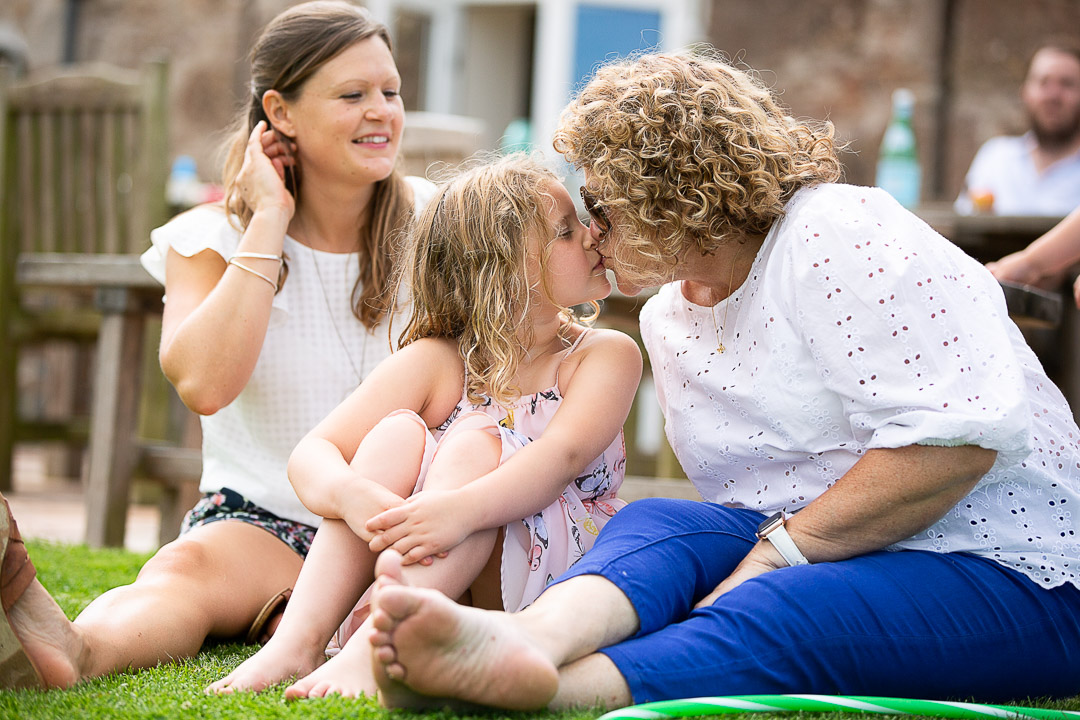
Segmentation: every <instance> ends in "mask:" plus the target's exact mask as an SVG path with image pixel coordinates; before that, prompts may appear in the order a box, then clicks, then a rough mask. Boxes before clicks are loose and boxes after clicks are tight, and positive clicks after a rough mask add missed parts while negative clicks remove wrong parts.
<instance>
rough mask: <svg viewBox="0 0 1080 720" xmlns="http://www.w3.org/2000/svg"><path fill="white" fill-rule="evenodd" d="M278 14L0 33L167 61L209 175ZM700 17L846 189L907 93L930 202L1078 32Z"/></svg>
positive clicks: (54, 20)
mask: <svg viewBox="0 0 1080 720" xmlns="http://www.w3.org/2000/svg"><path fill="white" fill-rule="evenodd" d="M289 4H291V3H290V1H289V0H182V1H180V2H174V1H170V0H77V2H73V3H69V2H68V1H67V0H5V1H4V2H3V3H0V24H8V25H10V26H13V27H14V28H15V29H16V30H18V31H19V32H20V33H22V35H23V36H24V37H25V38H26V39H27V43H28V45H29V48H30V57H29V65H30V68H31V70H33V69H35V68H43V67H46V66H49V65H53V64H56V63H59V62H60V61H61V60H62V59H63V57H64V52H65V39H64V27H65V17H66V13H67V12H68V9H69V6H70V5H74V6H76V7H77V8H78V9H79V21H78V23H77V27H78V32H77V34H76V37H75V38H74V42H73V43H72V50H73V52H74V59H75V60H79V61H84V60H104V61H108V62H112V63H116V64H119V65H123V66H127V67H138V66H139V64H140V63H141V62H143V61H144V60H145V59H146V58H148V57H151V56H153V55H154V54H156V53H161V52H164V53H166V54H167V55H168V57H169V58H170V63H171V65H170V94H171V98H172V101H171V102H172V108H173V113H172V116H171V117H172V125H171V128H170V136H171V150H172V154H173V155H176V154H180V153H186V154H189V155H193V156H194V157H195V158H196V160H197V161H198V165H199V170H200V173H201V174H202V175H203V176H204V177H208V178H209V177H213V176H214V174H215V171H216V167H217V160H216V156H215V149H216V147H217V146H218V145H219V144H220V140H221V138H222V137H223V129H224V128H226V127H227V126H228V125H229V123H230V122H231V121H232V118H233V116H234V111H235V109H236V108H237V107H238V105H239V102H240V99H241V98H243V96H244V87H245V84H246V80H247V78H246V58H245V56H246V52H247V48H248V46H249V45H250V42H251V40H252V38H253V36H254V34H255V33H256V32H257V30H258V29H259V28H260V27H261V26H262V25H263V24H264V23H265V22H266V21H267V20H269V19H270V18H271V17H273V16H274V15H275V14H276V13H277V12H279V11H280V10H281V9H282V8H284V7H285V6H287V5H289ZM710 10H711V12H710V14H709V15H710V17H709V27H708V35H709V37H710V38H711V40H712V42H713V43H714V44H715V45H716V46H717V47H718V48H720V49H721V50H723V51H724V52H726V53H728V54H729V55H731V56H732V57H734V58H737V59H739V60H742V61H744V62H745V63H747V64H749V65H750V66H752V67H754V68H756V69H758V70H760V71H762V74H763V76H764V78H765V79H766V81H767V82H768V83H769V84H770V85H771V86H773V87H774V88H775V89H776V90H777V91H779V92H781V93H782V98H783V101H784V102H785V103H786V104H787V105H789V106H790V107H791V108H792V110H793V111H794V113H795V114H797V115H802V116H809V117H815V118H828V119H830V120H832V121H833V123H834V124H835V126H836V128H837V132H838V135H839V136H840V137H841V138H842V139H843V140H845V141H847V142H848V144H849V148H850V150H851V152H850V153H848V154H847V155H846V157H845V162H846V165H847V178H848V180H849V181H851V182H855V183H871V182H873V167H874V163H875V160H876V155H877V146H878V143H879V142H880V138H881V135H882V133H883V132H884V128H885V124H886V122H887V119H888V115H889V98H890V95H891V93H892V91H893V89H895V88H897V87H901V86H906V87H909V88H911V89H912V90H913V91H914V92H915V96H916V100H917V106H916V117H915V125H916V132H917V133H918V137H919V147H920V153H921V155H922V158H923V164H924V167H925V168H926V174H927V183H926V184H925V190H926V192H925V193H924V197H931V198H933V197H934V195H935V192H934V191H935V189H936V190H937V193H936V195H937V197H939V198H951V197H953V196H955V195H956V193H957V192H958V190H959V188H960V186H961V183H962V178H963V174H964V171H965V170H966V168H967V165H968V163H969V162H970V160H971V158H972V156H973V155H974V153H975V150H976V149H977V147H978V145H979V144H980V143H981V142H982V141H983V140H985V139H986V138H988V137H990V136H992V135H995V134H999V133H1002V132H1014V131H1018V130H1020V129H1022V128H1023V121H1024V118H1023V114H1022V112H1021V110H1020V105H1019V99H1018V94H1017V93H1018V87H1019V84H1020V81H1021V79H1022V77H1023V72H1024V66H1025V63H1026V60H1027V57H1028V55H1029V54H1030V51H1031V49H1032V47H1033V46H1034V45H1035V44H1036V43H1037V42H1038V41H1039V40H1040V39H1041V38H1043V37H1046V36H1049V35H1051V34H1055V33H1060V32H1061V31H1062V30H1068V31H1071V32H1073V33H1076V34H1080V2H1077V0H1024V1H1023V2H1017V0H714V2H713V3H712V5H711V6H710ZM947 28H949V30H948V37H949V42H947V43H943V37H945V34H946V29H947ZM398 52H399V54H401V53H407V52H408V48H405V47H399V48H398ZM949 86H951V88H952V89H951V91H950V92H948V93H947V94H945V95H942V94H941V92H940V90H941V88H942V87H949ZM941 110H944V111H945V112H946V115H945V119H944V120H941V119H940V118H939V111H941ZM939 162H940V170H938V169H937V168H938V165H937V163H939ZM935 175H937V176H939V180H938V181H937V182H935V181H934V178H935Z"/></svg>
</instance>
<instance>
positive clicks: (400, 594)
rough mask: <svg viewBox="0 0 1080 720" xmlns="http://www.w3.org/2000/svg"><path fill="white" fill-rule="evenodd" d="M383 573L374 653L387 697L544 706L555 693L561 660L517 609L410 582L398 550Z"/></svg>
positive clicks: (391, 702)
mask: <svg viewBox="0 0 1080 720" xmlns="http://www.w3.org/2000/svg"><path fill="white" fill-rule="evenodd" d="M375 573H376V578H377V580H376V588H375V594H374V602H373V610H372V622H373V623H374V625H375V630H376V632H375V633H373V634H372V636H371V644H372V660H373V669H374V672H375V681H376V683H378V686H379V693H380V697H379V699H380V702H382V703H383V704H384V705H386V706H388V707H432V706H440V705H445V704H448V703H446V702H442V701H441V700H439V698H449V699H451V701H452V702H451V703H449V704H459V705H460V704H462V701H463V702H464V703H469V704H475V705H485V706H490V707H498V708H504V709H507V710H536V709H540V708H543V707H545V706H546V705H547V704H548V702H549V701H550V700H551V699H552V697H554V695H555V692H556V690H558V687H559V673H558V670H557V668H556V667H555V665H554V664H553V663H552V662H551V660H550V659H548V658H547V657H546V656H545V655H544V654H543V653H542V652H541V651H540V650H539V649H538V648H536V646H535V645H534V644H533V642H532V641H531V640H530V639H529V637H528V636H527V635H525V634H524V633H523V632H522V631H520V630H519V629H518V628H517V627H516V625H515V624H514V622H513V616H512V615H509V614H507V613H501V612H492V611H489V610H478V609H476V608H469V607H464V606H461V605H458V604H457V603H455V602H454V601H452V600H450V599H449V598H447V597H446V596H445V595H443V594H442V593H440V592H438V591H435V590H428V589H425V588H414V587H411V586H409V585H407V584H405V580H404V578H403V576H402V574H401V556H400V555H399V554H398V553H396V552H394V551H393V550H386V551H384V552H383V553H382V554H381V555H380V556H379V560H378V562H377V563H376V566H375ZM453 701H456V702H453Z"/></svg>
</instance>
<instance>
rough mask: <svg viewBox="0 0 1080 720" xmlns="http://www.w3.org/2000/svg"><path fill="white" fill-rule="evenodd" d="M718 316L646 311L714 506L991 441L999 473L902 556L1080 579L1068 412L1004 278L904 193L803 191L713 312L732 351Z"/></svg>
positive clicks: (816, 488)
mask: <svg viewBox="0 0 1080 720" xmlns="http://www.w3.org/2000/svg"><path fill="white" fill-rule="evenodd" d="M726 304H730V305H731V307H730V308H727V307H726ZM712 313H713V309H711V308H708V307H701V306H697V305H694V304H693V303H690V302H689V301H687V300H686V299H685V298H684V297H683V295H682V293H681V291H680V286H679V285H678V284H671V285H667V286H665V287H663V288H661V290H660V291H659V293H658V294H657V296H656V297H654V298H652V299H650V300H649V302H648V303H647V304H646V305H645V307H644V308H643V310H642V313H641V332H642V337H643V339H644V341H645V347H646V349H647V350H648V352H649V358H650V361H651V363H652V367H653V375H654V379H655V382H656V388H657V394H658V396H659V399H660V405H661V408H662V409H663V411H664V415H665V418H666V428H665V429H666V432H667V436H668V440H669V441H670V443H671V446H672V448H674V450H675V453H676V455H677V456H678V458H679V461H680V462H681V463H682V467H683V469H684V470H685V471H686V473H687V475H688V476H689V477H690V479H691V480H692V481H693V483H694V485H695V487H696V488H697V489H698V491H699V492H700V493H701V495H702V496H703V497H704V498H705V499H706V500H711V501H714V502H720V503H725V504H729V505H732V506H736V507H747V508H752V509H755V510H758V511H760V512H763V513H772V512H775V511H777V510H781V509H785V510H787V511H789V512H790V511H793V510H797V509H799V508H802V507H804V506H805V505H806V504H807V503H809V502H810V501H812V500H813V499H815V498H816V497H818V496H819V495H820V494H821V493H823V492H824V491H825V490H826V489H828V488H829V487H831V486H832V484H833V483H834V482H836V480H837V479H838V478H840V477H841V476H842V475H843V474H844V473H845V472H847V471H848V469H850V468H851V466H852V465H854V464H855V462H856V461H857V460H858V459H859V457H860V456H862V454H863V453H865V452H866V451H867V450H869V449H871V448H895V447H903V446H906V445H911V444H928V445H959V444H974V445H980V446H982V447H986V448H990V449H994V450H997V451H998V456H997V461H996V462H995V464H994V466H993V468H992V469H991V470H990V472H989V473H987V475H986V476H985V477H984V478H983V479H982V480H981V481H980V482H979V483H978V485H977V486H976V487H975V489H974V490H973V491H972V492H971V493H970V494H969V495H968V496H967V497H966V498H964V499H963V500H962V501H961V502H960V503H958V504H957V505H956V506H955V507H954V508H953V509H951V510H950V511H949V512H947V513H946V514H945V516H944V517H943V518H941V519H940V520H939V521H938V522H936V523H934V524H933V525H932V526H931V527H930V528H929V529H927V530H926V531H924V532H922V533H919V534H918V535H915V536H913V537H911V538H909V539H907V540H904V541H902V542H899V543H897V544H896V545H895V546H893V547H894V548H918V549H923V550H932V551H937V552H950V551H967V552H972V553H976V554H979V555H983V556H986V557H989V558H993V559H994V560H996V561H998V562H1001V563H1003V564H1005V565H1007V566H1009V567H1012V568H1015V569H1017V570H1019V571H1020V572H1023V573H1024V574H1026V575H1027V576H1028V577H1031V578H1032V579H1034V580H1035V581H1036V582H1037V583H1038V584H1039V585H1041V586H1044V587H1053V586H1056V585H1060V584H1061V583H1064V582H1070V583H1073V584H1074V585H1077V586H1078V587H1080V581H1078V577H1077V573H1076V570H1077V568H1078V567H1080V543H1078V542H1077V538H1076V534H1075V532H1076V527H1075V524H1074V521H1073V518H1072V510H1073V509H1080V492H1078V487H1080V450H1078V448H1077V444H1076V442H1077V438H1080V431H1078V430H1077V427H1076V423H1075V422H1074V420H1073V417H1072V414H1071V412H1070V411H1069V407H1068V405H1067V403H1066V402H1065V399H1064V398H1063V397H1062V395H1061V393H1060V392H1059V391H1058V389H1057V388H1056V387H1054V385H1053V384H1052V383H1051V382H1050V381H1049V380H1048V379H1047V377H1046V375H1045V374H1044V373H1043V370H1042V367H1041V365H1040V364H1039V361H1038V359H1037V358H1036V357H1035V355H1034V353H1033V352H1032V351H1031V350H1030V348H1028V346H1027V345H1026V344H1025V343H1024V340H1023V338H1022V336H1021V335H1020V332H1019V330H1018V329H1017V328H1016V326H1015V325H1014V324H1013V323H1012V322H1011V321H1010V320H1009V319H1008V317H1007V312H1006V309H1005V302H1004V298H1003V296H1002V293H1001V290H1000V288H999V287H998V285H997V283H996V282H995V281H994V279H993V277H992V276H991V275H990V274H989V272H987V271H986V269H985V268H983V267H982V265H980V264H979V263H978V262H976V261H975V260H973V259H971V258H970V257H968V256H967V255H965V254H964V253H963V252H962V251H960V250H959V249H958V248H956V247H955V246H954V245H952V244H951V243H949V242H948V241H947V240H945V239H944V238H942V237H941V236H939V235H937V234H936V233H935V232H934V231H933V230H931V229H930V227H929V226H927V225H926V224H925V223H923V222H922V221H921V220H919V219H918V218H917V217H915V216H914V215H912V214H911V213H909V212H907V211H906V210H904V209H903V208H901V207H900V205H899V204H897V203H896V202H895V201H894V200H893V199H892V198H891V197H890V196H889V195H888V194H887V193H885V192H884V191H881V190H879V189H875V188H860V187H853V186H847V185H823V186H819V187H816V188H812V189H807V190H802V191H800V192H798V193H797V194H796V195H795V197H794V198H793V199H792V200H791V202H790V203H789V204H788V207H787V215H786V217H784V218H783V219H782V220H780V221H778V222H777V223H776V224H775V225H774V226H773V228H772V229H771V231H770V232H769V234H768V236H767V238H766V239H765V242H764V244H763V246H762V248H761V250H760V251H759V253H758V255H757V257H756V258H755V260H754V265H753V267H752V269H751V272H750V276H749V278H748V279H747V281H746V282H745V283H744V284H743V285H742V287H740V288H739V289H738V290H737V291H736V292H735V293H733V294H732V295H731V296H730V297H729V298H728V299H727V300H725V301H724V302H721V303H720V304H719V305H717V306H716V308H715V317H716V318H717V322H718V323H723V320H724V318H725V316H726V320H727V322H726V324H727V325H728V327H727V328H726V330H725V332H724V333H723V335H722V339H723V344H724V345H725V346H726V348H727V350H726V352H724V353H723V354H720V353H718V352H717V351H716V346H717V341H716V333H715V332H714V328H713V315H712Z"/></svg>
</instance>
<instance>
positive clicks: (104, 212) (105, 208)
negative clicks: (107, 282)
mask: <svg viewBox="0 0 1080 720" xmlns="http://www.w3.org/2000/svg"><path fill="white" fill-rule="evenodd" d="M117 126H118V123H117V119H116V116H115V115H114V114H113V113H103V114H102V116H101V153H100V158H101V165H100V167H99V168H98V177H99V180H98V182H99V183H100V185H99V193H100V194H99V202H100V205H101V218H102V223H101V236H102V251H103V252H106V253H116V252H120V231H119V228H118V227H117V223H116V215H117V213H118V212H119V209H118V208H117V205H116V191H115V188H116V176H117V170H116V160H117V159H116V147H117V141H116V133H117Z"/></svg>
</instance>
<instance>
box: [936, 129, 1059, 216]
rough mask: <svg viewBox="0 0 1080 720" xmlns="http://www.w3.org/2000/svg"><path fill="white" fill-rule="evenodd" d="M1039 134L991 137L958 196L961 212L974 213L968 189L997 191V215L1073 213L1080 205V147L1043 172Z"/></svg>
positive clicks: (983, 147) (978, 154)
mask: <svg viewBox="0 0 1080 720" xmlns="http://www.w3.org/2000/svg"><path fill="white" fill-rule="evenodd" d="M1034 147H1035V137H1034V136H1033V135H1032V134H1031V133H1030V132H1029V133H1027V134H1026V135H1021V136H1019V137H995V138H990V139H989V140H987V141H986V142H985V143H983V146H982V147H981V148H979V152H978V153H976V154H975V159H974V160H973V161H972V162H971V168H970V169H968V173H967V177H966V179H965V181H964V185H965V190H964V191H963V192H961V193H960V196H959V197H958V198H957V199H956V204H955V207H956V211H957V212H959V213H963V214H971V213H972V212H974V207H973V206H972V202H971V198H970V197H969V196H968V190H989V191H990V192H992V193H993V194H994V206H993V212H994V214H995V215H1054V216H1059V215H1060V216H1064V215H1068V214H1069V213H1070V212H1072V211H1073V210H1074V209H1075V208H1077V207H1080V152H1077V153H1074V154H1073V155H1071V156H1069V157H1067V158H1063V159H1061V160H1059V161H1057V162H1056V163H1054V164H1053V165H1051V166H1050V167H1048V168H1046V170H1044V171H1043V172H1041V173H1040V172H1039V171H1038V170H1037V169H1036V167H1035V161H1034V160H1033V159H1032V156H1031V153H1032V150H1033V149H1034Z"/></svg>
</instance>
